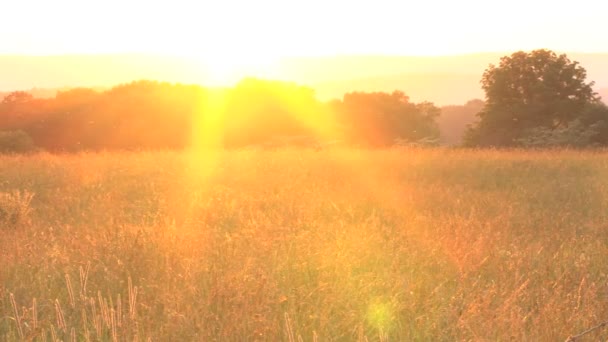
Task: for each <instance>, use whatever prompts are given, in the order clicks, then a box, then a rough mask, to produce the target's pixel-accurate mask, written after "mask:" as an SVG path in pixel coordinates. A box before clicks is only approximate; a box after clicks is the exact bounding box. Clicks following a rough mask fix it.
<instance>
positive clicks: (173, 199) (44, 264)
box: [0, 148, 608, 341]
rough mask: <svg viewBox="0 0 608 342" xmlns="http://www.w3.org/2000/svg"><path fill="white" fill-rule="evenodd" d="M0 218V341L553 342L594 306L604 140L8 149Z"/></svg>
mask: <svg viewBox="0 0 608 342" xmlns="http://www.w3.org/2000/svg"><path fill="white" fill-rule="evenodd" d="M0 223H1V224H0V340H3V341H18V340H20V339H24V340H34V341H57V340H63V341H148V340H150V341H256V340H259V341H505V340H509V341H511V340H516V341H559V340H562V341H563V340H566V339H567V338H568V337H569V336H571V335H575V334H577V333H580V332H581V331H584V330H585V329H588V328H590V327H593V326H595V325H597V324H599V323H601V322H603V321H604V320H607V319H608V305H607V303H608V152H606V151H587V152H581V151H569V150H559V151H558V150H553V151H495V150H458V149H428V150H426V149H414V148H402V149H397V148H396V149H387V150H357V149H334V150H332V149H329V150H322V151H314V150H306V149H303V150H290V149H278V150H272V151H269V150H236V151H204V152H203V151H201V152H199V153H194V152H174V151H164V152H163V151H160V152H137V153H136V152H132V153H129V152H101V153H81V154H69V155H68V154H66V155H53V154H47V153H38V154H32V155H16V156H2V157H0ZM584 338H585V339H586V340H600V339H601V340H606V339H607V338H608V329H596V330H594V331H593V332H591V333H590V334H588V335H586V336H585V337H584ZM581 340H583V338H581Z"/></svg>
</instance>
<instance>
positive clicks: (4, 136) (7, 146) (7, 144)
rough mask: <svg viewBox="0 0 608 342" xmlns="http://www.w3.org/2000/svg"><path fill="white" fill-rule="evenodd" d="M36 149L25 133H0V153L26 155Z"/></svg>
mask: <svg viewBox="0 0 608 342" xmlns="http://www.w3.org/2000/svg"><path fill="white" fill-rule="evenodd" d="M35 149H36V146H35V145H34V141H33V140H32V138H31V137H30V136H29V135H28V134H27V133H25V132H24V131H21V130H18V131H0V153H25V152H32V151H34V150H35Z"/></svg>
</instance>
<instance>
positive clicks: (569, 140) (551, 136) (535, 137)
mask: <svg viewBox="0 0 608 342" xmlns="http://www.w3.org/2000/svg"><path fill="white" fill-rule="evenodd" d="M604 125H605V123H604V122H603V121H598V122H595V123H593V124H591V125H585V124H583V123H582V122H581V121H580V120H574V121H572V122H570V124H568V125H567V126H565V127H560V128H556V129H550V128H546V127H538V128H534V129H531V130H528V132H527V134H526V135H525V136H524V137H522V138H519V139H516V142H517V143H518V144H519V145H521V146H523V147H574V148H580V147H592V146H595V145H596V144H594V140H596V137H597V136H598V135H599V133H600V130H601V129H602V127H603V126H604Z"/></svg>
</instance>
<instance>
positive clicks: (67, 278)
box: [65, 273, 76, 309]
mask: <svg viewBox="0 0 608 342" xmlns="http://www.w3.org/2000/svg"><path fill="white" fill-rule="evenodd" d="M65 284H66V286H67V288H68V295H69V298H70V306H71V307H72V309H73V308H75V307H76V301H75V300H74V291H73V290H72V281H71V280H70V275H69V274H67V273H66V274H65Z"/></svg>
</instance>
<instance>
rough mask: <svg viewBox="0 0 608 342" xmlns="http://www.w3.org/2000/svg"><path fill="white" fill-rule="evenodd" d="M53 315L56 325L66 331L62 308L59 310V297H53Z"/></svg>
mask: <svg viewBox="0 0 608 342" xmlns="http://www.w3.org/2000/svg"><path fill="white" fill-rule="evenodd" d="M55 316H56V318H57V327H58V328H59V329H61V330H63V331H66V329H67V326H66V325H65V318H64V316H63V310H61V304H60V303H59V299H55Z"/></svg>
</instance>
